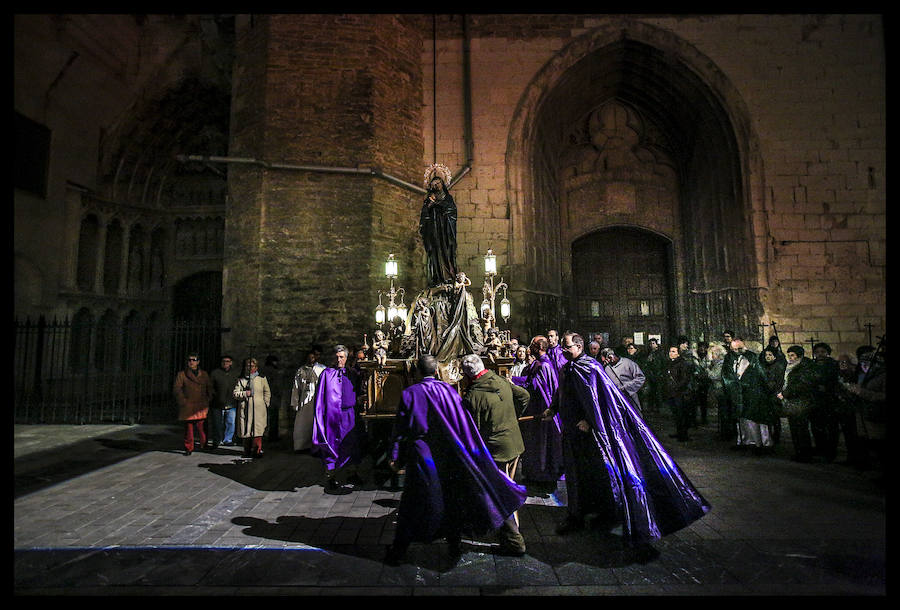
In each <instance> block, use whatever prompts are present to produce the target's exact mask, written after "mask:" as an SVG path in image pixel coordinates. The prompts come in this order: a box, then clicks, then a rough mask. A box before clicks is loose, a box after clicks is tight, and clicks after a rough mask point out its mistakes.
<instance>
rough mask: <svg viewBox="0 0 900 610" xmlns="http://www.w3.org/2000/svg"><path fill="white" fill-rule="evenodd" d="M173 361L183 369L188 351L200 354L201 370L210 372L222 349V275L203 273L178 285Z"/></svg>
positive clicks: (174, 297)
mask: <svg viewBox="0 0 900 610" xmlns="http://www.w3.org/2000/svg"><path fill="white" fill-rule="evenodd" d="M172 324H173V334H172V336H173V362H174V363H175V366H176V369H177V368H180V367H182V366H184V359H185V356H186V355H187V353H188V352H191V351H196V352H198V353H199V354H200V368H202V369H204V370H207V371H210V370H212V369H214V368H215V367H216V366H217V365H218V363H219V356H221V350H222V329H221V326H222V273H221V272H219V271H203V272H200V273H195V274H193V275H191V276H188V277H186V278H184V279H183V280H181V281H180V282H178V283H177V284H176V285H175V290H174V295H173V302H172Z"/></svg>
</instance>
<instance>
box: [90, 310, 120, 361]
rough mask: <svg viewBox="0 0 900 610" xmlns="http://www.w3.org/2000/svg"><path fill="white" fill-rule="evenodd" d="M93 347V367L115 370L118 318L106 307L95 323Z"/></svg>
mask: <svg viewBox="0 0 900 610" xmlns="http://www.w3.org/2000/svg"><path fill="white" fill-rule="evenodd" d="M95 336H96V338H95V348H94V367H95V368H96V369H97V370H98V371H114V370H116V342H117V340H118V338H119V319H118V316H116V314H115V312H114V311H112V310H111V309H107V310H106V313H104V314H103V317H102V318H100V322H99V323H98V324H97V333H96V335H95Z"/></svg>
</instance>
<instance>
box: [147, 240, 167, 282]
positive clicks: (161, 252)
mask: <svg viewBox="0 0 900 610" xmlns="http://www.w3.org/2000/svg"><path fill="white" fill-rule="evenodd" d="M165 251H166V232H165V230H163V229H162V228H158V229H156V230H154V231H153V235H151V237H150V286H149V288H150V290H158V289H160V288H165V287H166V266H165V265H166V263H165Z"/></svg>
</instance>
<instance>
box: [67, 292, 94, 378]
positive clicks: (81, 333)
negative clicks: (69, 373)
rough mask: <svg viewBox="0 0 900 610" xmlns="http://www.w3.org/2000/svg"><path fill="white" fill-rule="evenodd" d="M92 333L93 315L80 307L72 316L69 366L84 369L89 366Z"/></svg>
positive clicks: (85, 308)
mask: <svg viewBox="0 0 900 610" xmlns="http://www.w3.org/2000/svg"><path fill="white" fill-rule="evenodd" d="M93 334H94V315H93V314H92V313H91V312H90V310H89V309H88V308H87V307H82V308H81V309H79V310H78V312H77V313H76V314H75V315H74V316H72V322H71V334H70V335H69V367H70V368H71V369H72V370H73V371H84V370H87V369H89V368H90V366H91V337H92V336H93Z"/></svg>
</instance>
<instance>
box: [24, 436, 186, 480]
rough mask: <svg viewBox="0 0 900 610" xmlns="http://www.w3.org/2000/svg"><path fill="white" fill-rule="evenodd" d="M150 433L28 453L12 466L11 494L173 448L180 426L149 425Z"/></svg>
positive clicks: (78, 443) (111, 437)
mask: <svg viewBox="0 0 900 610" xmlns="http://www.w3.org/2000/svg"><path fill="white" fill-rule="evenodd" d="M149 429H150V430H152V431H151V432H136V431H131V430H124V431H118V432H112V433H110V434H108V435H106V436H100V437H95V438H89V439H84V440H80V441H77V442H75V443H72V444H70V445H64V446H61V447H54V448H52V449H47V450H44V451H37V452H34V453H29V454H27V455H24V456H22V457H19V458H16V459H15V460H14V465H13V473H14V474H13V477H14V481H13V490H14V492H13V493H14V497H15V498H19V497H21V496H24V495H27V494H30V493H34V492H36V491H40V490H41V489H44V488H46V487H50V486H51V485H56V484H58V483H62V482H64V481H67V480H69V479H74V478H76V477H79V476H81V475H84V474H87V473H88V472H91V471H93V470H98V469H100V468H105V467H106V466H111V465H112V464H116V463H118V462H121V461H124V460H127V459H129V458H132V457H134V456H136V455H139V454H141V453H146V452H148V451H172V450H173V448H177V447H178V446H179V445H180V443H181V441H180V437H181V428H180V427H179V426H152V427H150V428H149Z"/></svg>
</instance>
